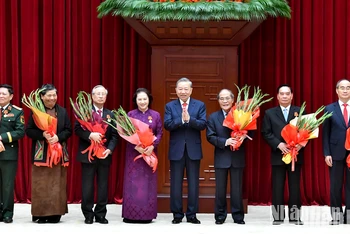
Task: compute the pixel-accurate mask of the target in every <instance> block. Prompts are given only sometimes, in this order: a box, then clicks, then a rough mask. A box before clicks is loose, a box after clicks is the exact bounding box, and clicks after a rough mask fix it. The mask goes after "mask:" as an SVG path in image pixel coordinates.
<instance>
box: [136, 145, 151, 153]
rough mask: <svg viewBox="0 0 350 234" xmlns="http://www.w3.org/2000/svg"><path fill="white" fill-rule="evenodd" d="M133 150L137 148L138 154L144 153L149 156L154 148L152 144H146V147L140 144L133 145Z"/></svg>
mask: <svg viewBox="0 0 350 234" xmlns="http://www.w3.org/2000/svg"><path fill="white" fill-rule="evenodd" d="M135 150H137V152H139V153H140V154H145V155H147V156H149V155H151V154H152V152H153V150H154V146H153V145H150V146H147V147H146V148H143V147H142V145H137V146H135Z"/></svg>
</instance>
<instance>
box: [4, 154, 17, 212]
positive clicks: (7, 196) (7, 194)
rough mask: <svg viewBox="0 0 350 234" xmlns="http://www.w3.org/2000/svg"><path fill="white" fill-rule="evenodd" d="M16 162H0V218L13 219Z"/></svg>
mask: <svg viewBox="0 0 350 234" xmlns="http://www.w3.org/2000/svg"><path fill="white" fill-rule="evenodd" d="M16 172H17V161H16V160H1V161H0V213H1V214H0V216H2V217H3V218H5V217H10V218H12V217H13V212H14V211H13V209H14V199H15V197H14V187H15V178H16Z"/></svg>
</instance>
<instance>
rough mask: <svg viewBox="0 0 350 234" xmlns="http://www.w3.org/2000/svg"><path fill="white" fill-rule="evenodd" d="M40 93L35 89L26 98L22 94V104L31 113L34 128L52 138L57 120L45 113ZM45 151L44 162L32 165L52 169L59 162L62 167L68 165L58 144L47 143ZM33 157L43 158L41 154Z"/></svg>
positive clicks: (39, 90) (55, 130) (55, 131)
mask: <svg viewBox="0 0 350 234" xmlns="http://www.w3.org/2000/svg"><path fill="white" fill-rule="evenodd" d="M41 91H42V89H36V90H34V91H32V92H31V93H30V94H29V96H28V97H27V96H26V95H25V94H23V97H22V103H23V104H24V105H25V106H27V107H28V108H29V109H31V111H32V112H33V120H34V122H35V124H36V126H37V127H38V128H39V129H41V130H42V131H46V132H48V133H49V134H50V135H51V136H54V135H55V134H56V133H57V118H55V117H52V116H51V115H49V114H47V113H46V111H45V106H44V104H43V103H42V101H41V98H40V92H41ZM41 149H43V148H41ZM47 150H48V152H47V158H46V162H38V161H35V162H34V165H36V166H46V167H52V165H53V164H54V165H57V164H58V163H59V162H62V165H63V166H68V165H69V162H66V161H65V160H64V158H63V151H62V145H61V144H60V143H59V142H56V143H54V144H49V143H48V149H47ZM35 157H43V156H42V154H36V155H35Z"/></svg>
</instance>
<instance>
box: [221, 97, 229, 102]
mask: <svg viewBox="0 0 350 234" xmlns="http://www.w3.org/2000/svg"><path fill="white" fill-rule="evenodd" d="M219 100H220V101H222V102H223V101H230V100H231V97H221V98H219Z"/></svg>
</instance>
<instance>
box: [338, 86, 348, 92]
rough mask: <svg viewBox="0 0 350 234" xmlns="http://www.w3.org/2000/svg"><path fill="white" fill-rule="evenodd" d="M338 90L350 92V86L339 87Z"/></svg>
mask: <svg viewBox="0 0 350 234" xmlns="http://www.w3.org/2000/svg"><path fill="white" fill-rule="evenodd" d="M338 89H340V90H342V91H344V90H347V91H349V90H350V86H346V87H345V86H340V87H338Z"/></svg>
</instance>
